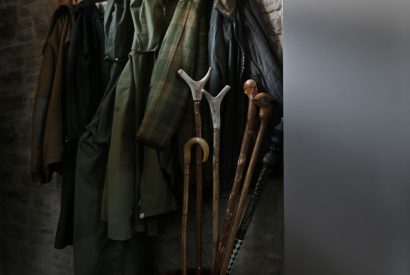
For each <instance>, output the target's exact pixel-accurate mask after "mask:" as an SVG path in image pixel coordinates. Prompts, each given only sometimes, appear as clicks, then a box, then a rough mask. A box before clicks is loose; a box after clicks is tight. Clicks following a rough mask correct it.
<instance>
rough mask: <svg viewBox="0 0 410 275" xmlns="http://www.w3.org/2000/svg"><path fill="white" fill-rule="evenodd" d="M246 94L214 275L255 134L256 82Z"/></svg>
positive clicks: (247, 84)
mask: <svg viewBox="0 0 410 275" xmlns="http://www.w3.org/2000/svg"><path fill="white" fill-rule="evenodd" d="M243 88H244V93H245V94H246V95H247V96H248V98H249V105H248V114H247V120H246V127H245V132H244V136H243V139H242V145H241V151H240V154H239V159H238V165H237V167H236V173H235V178H234V181H233V184H232V190H231V193H230V195H229V200H228V205H227V208H226V215H225V218H224V222H223V226H222V231H221V234H220V236H219V239H218V244H217V247H216V248H215V249H216V253H215V259H214V263H213V267H212V274H213V275H219V273H220V269H221V266H222V261H223V257H224V254H225V248H226V244H227V241H228V237H229V232H230V228H231V227H232V222H233V214H234V211H235V208H236V203H237V200H238V192H239V188H240V183H241V181H242V176H243V171H244V168H245V165H246V160H247V156H248V149H249V144H250V141H251V138H252V134H253V126H254V123H255V105H254V102H253V101H252V99H253V98H254V97H255V96H256V94H257V93H258V90H257V87H256V82H255V81H254V80H248V81H246V82H245V84H244V87H243Z"/></svg>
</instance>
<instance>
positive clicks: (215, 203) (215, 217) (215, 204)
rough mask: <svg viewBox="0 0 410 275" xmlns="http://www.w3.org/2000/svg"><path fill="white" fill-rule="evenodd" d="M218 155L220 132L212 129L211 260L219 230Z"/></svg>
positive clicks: (213, 257)
mask: <svg viewBox="0 0 410 275" xmlns="http://www.w3.org/2000/svg"><path fill="white" fill-rule="evenodd" d="M219 157H220V132H219V129H217V128H215V129H214V156H213V164H212V166H213V200H212V247H213V256H212V262H214V260H215V254H216V245H217V242H218V232H219V193H220V192H219V182H220V179H219V167H220V166H219Z"/></svg>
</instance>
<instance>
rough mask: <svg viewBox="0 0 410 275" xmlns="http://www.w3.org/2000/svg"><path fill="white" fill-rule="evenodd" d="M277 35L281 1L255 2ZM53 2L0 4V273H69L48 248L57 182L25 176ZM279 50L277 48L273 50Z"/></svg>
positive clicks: (67, 257)
mask: <svg viewBox="0 0 410 275" xmlns="http://www.w3.org/2000/svg"><path fill="white" fill-rule="evenodd" d="M258 1H259V2H260V3H261V4H262V5H263V6H264V7H265V12H264V16H265V19H266V20H267V22H273V24H270V26H271V27H272V29H271V30H272V40H274V41H279V40H277V37H276V35H274V34H279V33H281V28H280V25H281V19H280V15H281V7H282V5H281V3H280V1H278V0H258ZM57 2H58V1H56V0H0V18H1V21H0V34H1V35H0V152H1V154H0V162H1V165H0V274H2V275H59V274H61V275H68V274H72V256H71V254H72V251H71V249H65V250H56V249H54V248H53V241H54V234H55V229H56V224H57V219H58V213H59V201H60V198H59V192H60V190H59V188H60V183H59V179H58V178H56V179H54V180H53V181H52V182H51V183H49V184H45V185H41V186H38V185H37V186H36V185H33V184H32V182H31V177H30V136H31V112H32V106H33V100H34V94H35V89H36V82H37V77H38V72H39V66H40V63H41V48H42V45H43V41H44V39H45V36H46V34H47V28H48V21H49V18H50V15H51V14H52V12H53V10H54V9H55V7H56V3H57ZM279 48H280V47H279Z"/></svg>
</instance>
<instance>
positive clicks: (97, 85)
mask: <svg viewBox="0 0 410 275" xmlns="http://www.w3.org/2000/svg"><path fill="white" fill-rule="evenodd" d="M74 17H75V23H74V25H73V27H72V29H71V33H70V45H69V49H68V58H67V60H66V66H65V67H66V72H65V75H64V83H65V84H64V87H65V88H64V89H63V92H62V109H63V111H62V116H63V134H64V163H63V179H62V188H61V208H60V218H59V221H58V227H57V233H56V239H55V247H56V248H64V247H65V246H67V245H71V244H73V215H74V213H73V212H74V179H75V163H76V155H77V146H78V139H79V138H80V136H81V134H82V133H83V132H84V131H85V126H86V124H88V123H89V122H90V120H91V118H92V116H93V115H94V113H95V111H96V109H97V107H98V104H99V103H100V100H101V97H102V95H103V93H104V88H105V87H104V79H106V76H105V72H104V67H105V66H104V31H103V13H102V12H101V11H100V10H99V9H98V8H97V7H96V5H95V4H94V3H93V2H91V1H87V0H85V1H81V2H80V3H79V4H78V5H75V6H74Z"/></svg>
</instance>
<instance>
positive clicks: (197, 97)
mask: <svg viewBox="0 0 410 275" xmlns="http://www.w3.org/2000/svg"><path fill="white" fill-rule="evenodd" d="M178 74H179V75H180V76H181V77H182V79H183V80H184V81H185V82H186V83H187V84H188V86H189V88H190V89H191V94H192V99H193V101H194V116H195V135H196V136H197V137H201V136H202V133H201V100H202V92H201V91H202V89H203V88H205V84H206V83H207V82H208V80H209V78H210V77H211V68H209V70H208V72H207V74H206V75H205V77H204V78H203V79H201V80H199V81H195V80H193V79H192V78H191V77H190V76H189V75H188V74H187V73H186V72H185V71H184V70H183V69H179V70H178ZM195 166H196V197H197V199H196V224H197V225H196V229H195V230H196V231H195V247H196V248H195V249H196V250H197V253H196V255H201V251H202V229H201V228H202V162H201V149H200V148H199V146H198V147H197V150H196V165H195ZM196 265H197V274H198V275H199V274H201V273H200V267H201V266H202V258H201V257H197V258H196Z"/></svg>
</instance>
